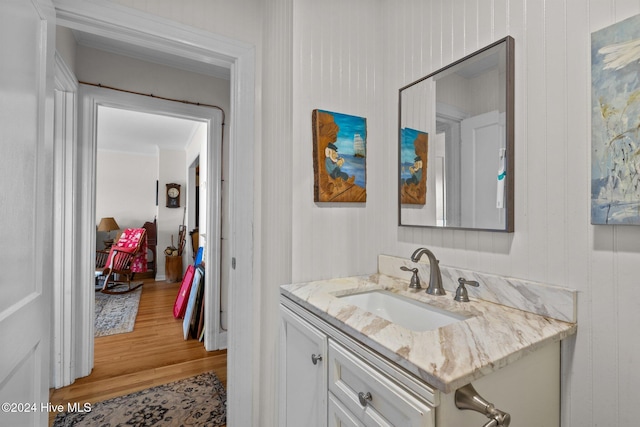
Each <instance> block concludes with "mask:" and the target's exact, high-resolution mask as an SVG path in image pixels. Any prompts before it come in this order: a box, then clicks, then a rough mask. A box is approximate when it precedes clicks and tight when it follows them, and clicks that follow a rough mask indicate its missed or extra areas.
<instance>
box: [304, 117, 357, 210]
mask: <svg viewBox="0 0 640 427" xmlns="http://www.w3.org/2000/svg"><path fill="white" fill-rule="evenodd" d="M311 122H312V126H313V171H314V186H313V189H314V201H316V202H366V200H367V191H366V188H367V120H366V119H365V118H363V117H357V116H350V115H347V114H341V113H334V112H331V111H325V110H313V112H312V115H311Z"/></svg>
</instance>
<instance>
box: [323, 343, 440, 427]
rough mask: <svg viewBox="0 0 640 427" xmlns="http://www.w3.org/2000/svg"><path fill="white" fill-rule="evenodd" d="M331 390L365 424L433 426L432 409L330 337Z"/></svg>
mask: <svg viewBox="0 0 640 427" xmlns="http://www.w3.org/2000/svg"><path fill="white" fill-rule="evenodd" d="M329 390H330V391H331V392H332V393H333V394H334V395H335V396H336V398H337V399H338V400H340V401H341V402H342V404H343V405H344V407H345V408H346V409H347V410H349V411H350V412H351V413H352V414H354V415H355V416H356V417H357V418H358V419H359V420H360V421H362V422H363V423H364V424H365V425H366V426H398V427H399V426H403V427H405V426H411V427H433V425H434V422H435V421H434V412H433V409H432V408H431V407H430V406H429V405H428V404H427V403H426V402H424V401H423V400H421V399H419V398H417V397H416V396H415V395H414V394H413V393H411V392H410V391H408V390H407V389H405V388H404V387H401V386H400V385H399V384H398V383H396V382H395V381H393V380H392V379H391V378H389V377H387V376H386V375H385V374H383V373H381V372H380V371H378V370H377V369H375V368H374V367H372V366H371V365H369V364H368V363H367V362H365V361H364V360H363V359H361V358H360V357H359V356H357V355H355V354H353V353H352V352H350V351H349V350H347V349H346V348H344V347H342V346H341V345H340V344H338V343H336V342H335V341H333V340H331V339H330V340H329Z"/></svg>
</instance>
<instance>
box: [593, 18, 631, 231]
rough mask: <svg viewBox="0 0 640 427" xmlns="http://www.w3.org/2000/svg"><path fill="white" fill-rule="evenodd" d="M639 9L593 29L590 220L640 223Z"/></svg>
mask: <svg viewBox="0 0 640 427" xmlns="http://www.w3.org/2000/svg"><path fill="white" fill-rule="evenodd" d="M639 60H640V15H637V16H634V17H631V18H629V19H626V20H624V21H621V22H619V23H617V24H615V25H611V26H609V27H606V28H604V29H602V30H599V31H596V32H594V33H592V35H591V107H592V112H591V114H592V116H591V223H592V224H640V62H639Z"/></svg>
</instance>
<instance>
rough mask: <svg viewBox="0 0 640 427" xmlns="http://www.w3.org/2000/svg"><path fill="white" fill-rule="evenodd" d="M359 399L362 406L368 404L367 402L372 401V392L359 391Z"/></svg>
mask: <svg viewBox="0 0 640 427" xmlns="http://www.w3.org/2000/svg"><path fill="white" fill-rule="evenodd" d="M358 400H360V404H361V405H362V406H367V403H369V402H371V393H369V392H367V393H366V394H365V393H363V392H360V393H358Z"/></svg>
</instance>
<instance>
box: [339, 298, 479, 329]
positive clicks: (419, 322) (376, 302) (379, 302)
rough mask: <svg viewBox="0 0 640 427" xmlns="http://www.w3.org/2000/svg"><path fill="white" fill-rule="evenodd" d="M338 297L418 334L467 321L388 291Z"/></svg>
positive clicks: (462, 317)
mask: <svg viewBox="0 0 640 427" xmlns="http://www.w3.org/2000/svg"><path fill="white" fill-rule="evenodd" d="M338 298H340V299H341V300H342V301H344V302H346V303H349V304H352V305H355V306H357V307H360V308H362V309H363V310H365V311H368V312H370V313H373V314H375V315H376V316H379V317H382V318H383V319H386V320H388V321H390V322H392V323H395V324H397V325H400V326H402V327H404V328H407V329H410V330H412V331H416V332H421V331H430V330H434V329H438V328H441V327H443V326H446V325H449V324H451V323H455V322H459V321H461V320H465V319H466V317H464V316H461V315H459V314H455V313H451V312H449V311H446V310H442V309H440V308H437V307H433V306H431V305H428V304H424V303H421V302H419V301H415V300H413V299H411V298H407V297H403V296H401V295H396V294H394V293H392V292H388V291H384V290H374V291H368V292H362V293H358V294H351V295H343V296H340V297H338Z"/></svg>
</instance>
